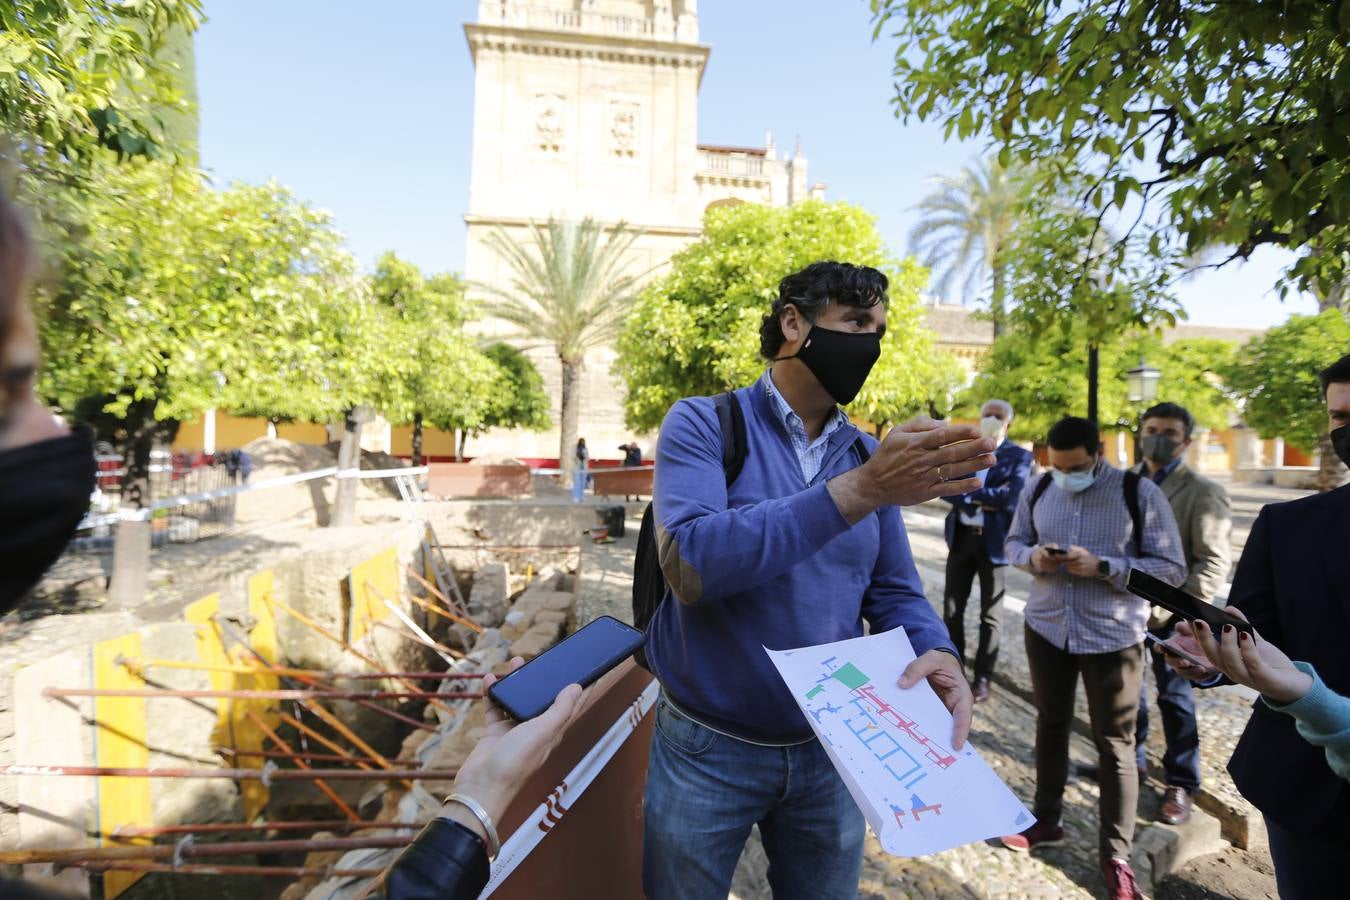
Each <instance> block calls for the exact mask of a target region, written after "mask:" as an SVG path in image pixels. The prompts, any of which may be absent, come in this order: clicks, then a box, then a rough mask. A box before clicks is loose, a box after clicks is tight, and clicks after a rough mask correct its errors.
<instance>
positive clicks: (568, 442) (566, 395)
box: [558, 357, 581, 486]
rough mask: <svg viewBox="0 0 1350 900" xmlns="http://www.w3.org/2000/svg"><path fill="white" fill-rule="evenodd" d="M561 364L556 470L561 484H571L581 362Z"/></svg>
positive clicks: (575, 453)
mask: <svg viewBox="0 0 1350 900" xmlns="http://www.w3.org/2000/svg"><path fill="white" fill-rule="evenodd" d="M558 361H559V362H560V363H562V414H561V416H560V417H559V418H560V420H561V427H560V430H559V434H558V468H560V469H562V472H563V479H562V480H563V484H564V485H569V486H570V485H571V484H572V470H573V469H575V468H576V467H577V420H578V419H579V418H580V414H581V410H580V409H579V408H578V407H579V405H580V400H581V360H570V361H569V360H567V359H564V358H561V357H560V358H559V360H558Z"/></svg>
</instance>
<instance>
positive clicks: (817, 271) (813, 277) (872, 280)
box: [759, 260, 891, 360]
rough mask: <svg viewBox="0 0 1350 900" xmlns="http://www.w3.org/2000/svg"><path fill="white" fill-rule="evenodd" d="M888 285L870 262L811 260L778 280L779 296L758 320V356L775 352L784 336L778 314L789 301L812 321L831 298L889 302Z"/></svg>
mask: <svg viewBox="0 0 1350 900" xmlns="http://www.w3.org/2000/svg"><path fill="white" fill-rule="evenodd" d="M889 286H890V282H889V281H887V279H886V276H885V275H883V274H881V273H880V272H878V271H877V270H876V269H874V268H872V267H871V266H855V265H853V264H852V263H841V262H834V261H833V260H827V261H825V262H815V263H811V265H809V266H807V267H806V268H805V269H802V270H801V271H800V272H794V273H793V274H791V275H789V276H788V277H786V278H784V279H783V280H782V281H780V282H778V298H777V299H776V300H774V301H773V306H771V307H770V308H769V314H768V315H766V316H765V317H764V321H763V322H762V323H760V326H759V354H760V356H763V357H764V358H765V359H770V360H771V359H774V358H775V357H776V356H778V351H779V350H780V349H781V348H782V346H783V341H784V340H785V338H784V337H783V326H782V324H781V323H780V321H779V317H780V316H781V315H782V312H783V307H785V306H787V305H788V304H789V303H790V304H792V305H793V306H795V307H797V310H798V311H799V312H800V313H801V314H802V315H803V316H805V317H806V320H807V321H808V322H815V321H816V319H817V318H818V317H819V316H820V314H821V313H822V312H824V310H825V305H826V304H827V303H829V302H830V301H831V300H833V301H834V302H836V303H842V304H844V305H845V306H857V307H862V308H864V309H866V308H869V307H872V306H876V305H877V304H878V303H880V304H882V305H886V304H889V303H890V302H891V299H890V297H888V296H887V295H886V288H887V287H889Z"/></svg>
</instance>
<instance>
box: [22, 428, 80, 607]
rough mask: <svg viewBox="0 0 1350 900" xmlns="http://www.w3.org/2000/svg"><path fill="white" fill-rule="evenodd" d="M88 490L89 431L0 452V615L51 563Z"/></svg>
mask: <svg viewBox="0 0 1350 900" xmlns="http://www.w3.org/2000/svg"><path fill="white" fill-rule="evenodd" d="M93 489H94V447H93V442H92V439H91V437H90V434H89V432H88V431H87V430H86V429H78V430H76V431H74V432H72V433H71V434H68V435H66V436H65V437H59V438H53V439H52V440H49V441H39V442H38V443H36V444H25V445H24V446H22V447H15V448H13V449H12V450H0V615H4V614H5V613H7V612H9V611H10V610H11V609H12V608H13V607H14V606H15V605H16V604H17V603H18V602H19V600H20V599H22V598H23V596H24V595H25V594H26V593H28V590H29V589H30V588H31V587H32V586H33V585H35V584H37V582H38V580H39V579H40V578H41V577H42V573H43V572H45V571H47V567H48V566H50V565H51V564H52V563H54V562H56V558H57V557H58V556H60V555H61V551H62V550H64V549H65V546H66V544H67V543H69V542H70V538H71V535H72V534H74V532H75V526H76V525H78V524H80V519H82V518H84V514H85V513H86V512H88V511H89V494H90V493H91V492H92V491H93Z"/></svg>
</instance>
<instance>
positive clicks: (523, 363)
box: [477, 343, 553, 431]
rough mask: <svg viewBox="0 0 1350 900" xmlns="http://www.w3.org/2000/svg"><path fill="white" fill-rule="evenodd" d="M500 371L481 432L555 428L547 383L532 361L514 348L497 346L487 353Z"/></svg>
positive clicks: (492, 346) (484, 416)
mask: <svg viewBox="0 0 1350 900" xmlns="http://www.w3.org/2000/svg"><path fill="white" fill-rule="evenodd" d="M484 352H485V353H486V354H487V357H488V359H490V360H491V361H492V362H493V364H494V365H496V367H497V373H496V377H495V378H494V380H493V383H492V388H491V390H490V391H489V392H488V403H487V408H486V409H485V410H484V413H483V421H482V424H481V426H480V428H479V429H477V430H486V429H488V428H527V429H529V430H531V431H542V430H544V429H545V428H548V427H549V426H551V425H552V424H553V421H552V419H550V418H549V414H548V409H549V398H548V394H546V393H544V379H543V378H542V377H541V376H540V375H539V370H538V369H536V368H535V367H534V363H532V362H530V358H529V357H528V356H526V355H525V354H524V353H522V352H521V351H519V350H517V349H516V348H515V347H512V346H511V345H510V344H503V343H497V344H493V345H491V346H489V347H488V348H487V350H486V351H484Z"/></svg>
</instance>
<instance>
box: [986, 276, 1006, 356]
mask: <svg viewBox="0 0 1350 900" xmlns="http://www.w3.org/2000/svg"><path fill="white" fill-rule="evenodd" d="M1007 293H1008V287H1007V276H1006V275H1005V274H1004V271H1003V266H1001V265H995V266H994V290H993V294H992V296H990V298H989V317H990V318H992V319H993V320H994V340H998V336H999V335H1001V334H1002V333H1003V327H1004V321H1005V320H1006V319H1007V316H1008V311H1007V309H1006V308H1005V307H1006V306H1007Z"/></svg>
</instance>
